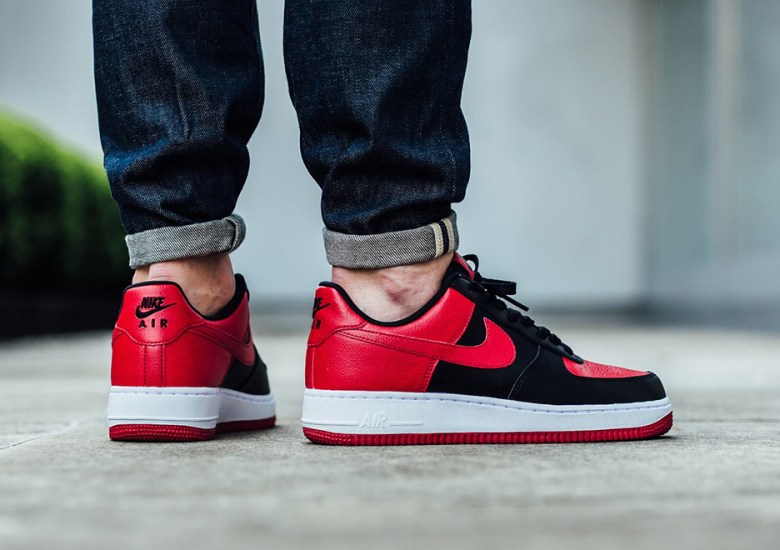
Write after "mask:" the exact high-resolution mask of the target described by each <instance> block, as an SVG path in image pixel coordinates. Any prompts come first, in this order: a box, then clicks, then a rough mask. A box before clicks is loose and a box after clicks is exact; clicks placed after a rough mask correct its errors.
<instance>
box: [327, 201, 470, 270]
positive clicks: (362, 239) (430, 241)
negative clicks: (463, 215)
mask: <svg viewBox="0 0 780 550" xmlns="http://www.w3.org/2000/svg"><path fill="white" fill-rule="evenodd" d="M456 219H457V216H456V215H455V212H451V213H450V215H449V216H448V217H446V218H444V219H442V220H438V221H436V222H433V223H429V224H428V225H424V226H422V227H416V228H414V229H405V230H402V231H389V232H386V233H375V234H373V235H351V234H347V233H339V232H336V231H331V230H330V229H327V228H325V229H323V231H322V236H323V240H324V241H325V254H326V256H327V259H328V263H330V264H331V265H335V266H340V267H346V268H350V269H381V268H385V267H394V266H398V265H408V264H415V263H420V262H426V261H429V260H432V259H434V258H438V257H439V256H443V255H444V254H448V253H450V252H454V251H455V250H457V248H458V240H459V239H458V228H457V224H456ZM444 232H446V234H445V233H444ZM445 237H446V238H445Z"/></svg>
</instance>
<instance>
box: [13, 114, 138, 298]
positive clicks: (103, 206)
mask: <svg viewBox="0 0 780 550" xmlns="http://www.w3.org/2000/svg"><path fill="white" fill-rule="evenodd" d="M129 278H130V271H129V269H128V267H127V250H126V248H125V244H124V230H123V229H122V225H121V223H120V221H119V212H118V211H117V207H116V205H115V204H114V202H113V200H112V199H111V195H110V192H109V189H108V182H107V180H106V175H105V171H104V170H103V167H102V166H101V165H100V164H99V163H97V162H94V161H92V160H89V159H86V158H84V157H83V156H81V155H79V154H76V153H74V152H73V151H70V150H68V149H66V148H64V147H62V146H60V145H58V144H56V143H54V142H52V141H51V139H49V138H48V137H47V136H46V135H45V134H44V133H42V132H40V131H38V130H37V129H35V128H33V127H31V126H30V125H29V124H26V123H24V122H22V121H20V120H19V119H16V118H13V117H11V116H9V115H6V114H3V113H2V112H0V283H2V284H3V285H5V286H6V288H7V285H11V288H40V287H41V286H42V287H43V288H50V289H51V288H61V289H73V290H76V289H78V290H81V289H96V290H97V289H109V288H116V287H118V286H121V285H123V284H126V283H127V282H128V281H129Z"/></svg>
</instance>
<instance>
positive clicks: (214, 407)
mask: <svg viewBox="0 0 780 550" xmlns="http://www.w3.org/2000/svg"><path fill="white" fill-rule="evenodd" d="M275 409H276V404H275V400H274V396H273V395H272V394H266V395H248V394H245V393H241V392H237V391H233V390H228V389H224V388H208V387H207V388H189V387H143V386H142V387H133V386H112V387H111V391H110V393H109V398H108V425H109V436H110V437H111V439H113V440H119V441H203V440H207V439H211V438H213V437H214V435H215V434H216V433H218V432H226V431H234V430H259V429H265V428H271V427H273V426H274V424H275V421H276V419H275Z"/></svg>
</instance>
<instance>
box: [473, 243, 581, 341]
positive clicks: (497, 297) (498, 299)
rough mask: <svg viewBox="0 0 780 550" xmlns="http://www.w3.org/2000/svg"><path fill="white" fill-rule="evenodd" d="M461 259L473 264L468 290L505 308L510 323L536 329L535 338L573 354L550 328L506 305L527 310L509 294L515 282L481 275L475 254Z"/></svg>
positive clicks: (515, 291) (513, 288) (501, 308)
mask: <svg viewBox="0 0 780 550" xmlns="http://www.w3.org/2000/svg"><path fill="white" fill-rule="evenodd" d="M463 259H464V260H466V261H467V262H471V263H472V264H473V265H474V278H473V279H472V281H471V282H470V283H469V290H471V291H474V292H478V293H480V294H481V295H482V299H483V301H484V302H486V303H489V304H491V305H493V306H494V307H496V308H498V309H499V310H501V311H504V310H506V311H507V319H508V320H509V322H510V323H514V324H520V325H522V326H524V327H527V328H529V329H536V337H537V338H539V339H540V340H547V341H549V342H550V343H551V344H553V345H554V346H560V347H562V348H563V349H564V350H566V353H568V354H569V355H574V352H573V351H572V349H571V348H570V347H569V346H567V345H566V344H564V343H563V341H562V340H561V339H560V338H559V337H558V336H557V335H556V334H554V333H552V332H551V331H550V329H548V328H547V327H543V326H539V325H537V324H536V322H535V321H534V320H533V319H532V318H531V317H529V316H528V315H525V314H524V313H521V312H520V311H517V310H516V309H512V308H510V307H508V306H507V304H506V302H509V303H510V304H512V305H513V306H515V307H517V308H519V309H521V310H522V311H526V312H527V311H528V310H529V308H528V306H526V305H525V304H523V303H521V302H519V301H517V300H515V299H514V298H510V296H514V295H515V294H517V283H515V282H513V281H503V280H501V279H490V278H488V277H483V276H482V274H481V273H480V272H479V258H478V257H477V255H476V254H466V255H465V256H463Z"/></svg>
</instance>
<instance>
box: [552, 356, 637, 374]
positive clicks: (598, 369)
mask: <svg viewBox="0 0 780 550" xmlns="http://www.w3.org/2000/svg"><path fill="white" fill-rule="evenodd" d="M563 364H564V365H566V370H568V371H569V372H570V373H572V374H573V375H575V376H582V377H584V378H632V377H634V376H644V375H645V374H647V372H646V371H645V372H643V371H638V370H631V369H624V368H623V367H613V366H611V365H602V364H600V363H593V362H591V361H585V362H583V363H582V364H580V363H577V362H575V361H572V360H571V359H569V358H567V357H564V358H563Z"/></svg>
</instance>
